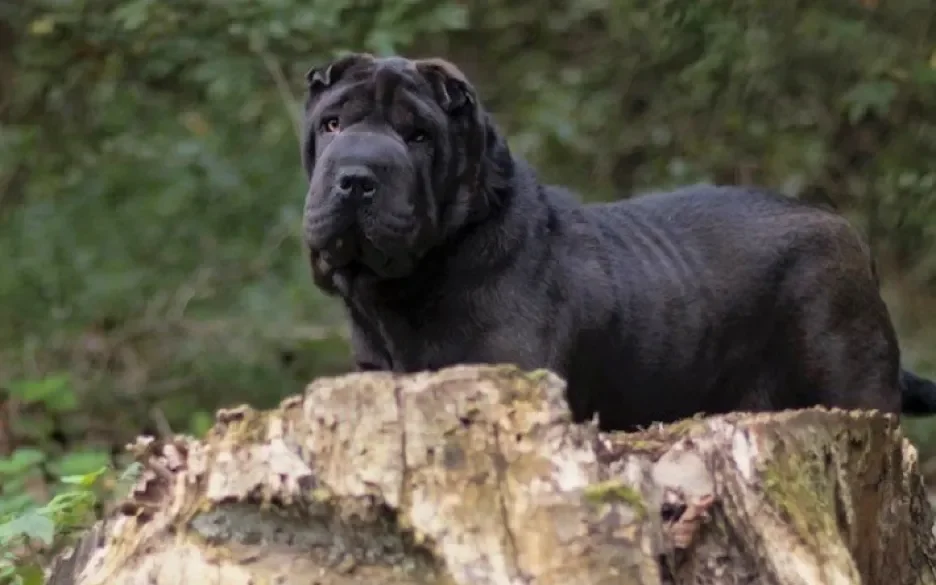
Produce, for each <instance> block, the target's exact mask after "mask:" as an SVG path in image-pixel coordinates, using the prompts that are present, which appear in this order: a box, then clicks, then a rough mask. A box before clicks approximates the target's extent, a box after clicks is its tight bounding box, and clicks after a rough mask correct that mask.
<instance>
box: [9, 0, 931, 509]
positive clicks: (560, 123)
mask: <svg viewBox="0 0 936 585" xmlns="http://www.w3.org/2000/svg"><path fill="white" fill-rule="evenodd" d="M934 18H936V6H934V5H933V4H932V3H931V2H929V1H928V0H890V1H889V2H886V3H881V4H880V5H878V3H877V2H876V0H864V1H863V2H861V1H858V0H820V1H815V2H803V1H798V0H790V1H788V2H773V1H770V0H646V1H639V0H618V1H614V0H568V1H565V2H556V1H549V0H514V1H510V2H507V1H504V0H491V1H489V2H484V3H482V2H475V1H473V0H439V1H430V0H402V1H401V0H388V1H387V2H376V1H355V0H308V1H305V2H298V1H295V0H249V1H248V0H174V1H173V2H157V1H154V0H95V1H93V2H91V1H87V0H29V2H23V1H18V2H12V1H10V0H5V1H2V2H0V387H2V389H3V393H2V394H0V484H2V488H0V490H2V491H0V515H2V514H4V513H8V512H10V511H11V510H16V509H19V508H21V507H22V506H26V505H28V502H30V501H39V502H41V501H43V499H44V498H48V497H49V496H50V495H51V493H52V492H53V491H54V489H55V488H54V487H50V485H51V486H54V478H55V477H57V476H60V475H67V474H69V473H86V472H88V471H91V470H93V469H95V468H96V466H99V465H101V464H102V463H106V462H109V461H111V458H112V456H113V455H114V454H115V453H117V452H119V451H120V449H121V448H122V445H123V444H124V443H125V442H126V441H127V440H129V439H131V438H132V437H134V436H135V435H137V434H138V433H140V432H150V433H167V432H195V433H200V432H203V431H204V430H205V429H206V428H207V426H208V425H210V422H211V417H212V413H213V411H214V410H215V409H216V408H217V407H219V406H222V405H233V404H237V403H242V402H249V403H251V404H253V405H255V406H258V407H263V406H270V405H273V404H275V403H276V402H277V401H278V400H279V399H280V398H282V397H283V396H285V395H288V394H293V393H296V392H298V391H300V390H301V389H302V387H303V386H304V384H305V383H306V382H308V381H309V380H310V379H311V378H312V377H314V376H318V375H324V374H334V373H339V372H343V371H346V370H347V369H348V368H349V360H348V351H347V348H346V345H345V337H344V336H345V332H344V329H343V327H342V322H341V315H340V313H338V311H337V309H338V306H337V304H336V303H335V302H334V301H332V300H328V299H326V298H323V297H322V295H321V294H319V293H318V292H317V291H316V290H315V289H314V287H313V286H312V282H311V278H310V273H309V269H308V266H307V264H306V260H305V258H304V256H303V254H302V253H301V247H300V241H299V227H300V213H301V207H302V201H303V196H304V192H305V187H304V184H303V183H304V178H303V176H302V173H301V171H300V165H299V148H298V143H297V134H296V131H297V128H296V125H297V116H298V103H299V102H300V100H301V98H302V91H303V75H304V73H305V71H306V70H307V69H308V68H309V67H310V66H311V65H313V64H316V63H322V62H324V61H326V60H328V59H329V58H331V57H333V56H334V55H335V54H336V53H337V52H340V51H346V50H366V51H371V52H374V53H377V54H389V53H400V54H404V55H407V56H412V57H425V56H431V55H439V56H444V57H447V58H449V59H451V60H453V61H455V62H456V63H457V64H458V65H460V66H461V67H462V68H463V69H464V70H465V71H466V72H467V73H468V74H469V76H470V77H471V78H472V79H473V80H474V81H475V83H476V85H477V87H478V89H479V91H480V93H481V96H482V99H483V101H484V103H485V104H486V106H487V107H488V108H489V109H490V110H493V111H494V112H495V115H496V118H497V120H498V121H499V122H500V123H501V125H502V127H503V128H504V129H505V130H506V131H507V133H508V134H509V136H510V143H511V145H512V147H513V149H514V151H515V152H516V153H517V154H520V155H522V156H525V157H527V158H529V159H530V160H532V161H533V162H534V163H535V165H536V166H537V167H538V168H539V169H541V172H542V175H543V178H544V179H547V180H550V181H556V182H562V183H566V184H569V185H571V186H574V187H575V188H577V189H578V190H580V192H581V193H582V195H583V197H585V198H587V199H589V200H606V199H611V198H616V197H626V196H628V195H629V194H631V193H633V192H635V191H639V190H642V189H646V188H657V187H665V186H674V185H679V184H685V183H690V182H695V181H717V182H723V183H758V184H763V185H769V186H772V187H776V188H780V189H782V190H784V191H785V192H787V193H789V194H791V195H795V196H799V197H803V198H810V199H813V200H821V201H825V202H827V203H831V204H834V205H836V206H837V207H838V208H839V209H840V210H842V212H843V213H846V214H848V215H849V217H850V218H851V219H852V220H853V221H854V222H855V223H856V225H858V226H860V227H861V228H862V229H863V230H864V231H865V233H866V234H867V236H868V238H869V239H870V240H871V242H872V245H873V247H874V251H875V253H876V255H877V257H878V260H879V262H880V264H881V269H882V272H883V274H884V276H885V279H886V287H885V288H886V290H885V294H886V298H887V301H888V303H889V305H890V307H891V309H892V312H893V315H894V318H895V320H896V322H897V325H898V328H899V331H900V335H901V339H902V343H903V347H904V351H905V360H906V362H907V363H908V364H909V365H912V366H913V367H915V368H916V369H918V370H919V371H920V372H921V373H924V374H927V375H930V376H933V375H936V312H934V311H936V296H934V295H936V247H934V244H936V197H934V191H936V168H934V164H933V161H934V160H936V52H934V51H936V25H934ZM908 427H909V429H910V432H911V433H912V436H913V438H914V440H915V441H916V442H917V443H918V444H919V445H920V447H921V450H922V451H923V454H924V455H925V462H924V465H925V467H926V468H927V469H932V468H933V467H934V466H933V462H934V461H936V457H933V456H934V455H936V425H934V424H933V423H931V422H930V421H928V420H922V421H914V422H913V423H911V424H909V425H908ZM4 474H5V475H4Z"/></svg>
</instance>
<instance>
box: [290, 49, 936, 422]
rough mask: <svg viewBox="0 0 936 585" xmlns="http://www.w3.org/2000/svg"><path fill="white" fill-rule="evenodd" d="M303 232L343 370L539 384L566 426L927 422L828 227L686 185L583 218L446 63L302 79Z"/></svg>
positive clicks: (849, 249) (932, 405)
mask: <svg viewBox="0 0 936 585" xmlns="http://www.w3.org/2000/svg"><path fill="white" fill-rule="evenodd" d="M308 83H309V96H308V101H307V103H306V108H305V120H306V128H305V144H304V148H303V163H304V166H305V170H306V172H307V174H308V176H309V190H308V194H307V196H306V204H305V220H304V235H305V240H306V245H307V247H308V249H309V251H310V254H311V260H312V270H313V275H314V278H315V282H316V284H317V285H318V286H319V287H321V288H322V289H323V290H325V291H327V292H328V293H329V294H333V295H338V296H340V297H341V299H342V300H343V301H344V303H345V305H346V307H347V310H348V313H349V316H350V319H351V325H352V346H353V352H354V358H355V360H356V363H357V366H358V367H359V368H360V369H365V370H373V369H380V370H392V371H395V372H413V371H419V370H431V369H437V368H440V367H443V366H448V365H453V364H457V363H513V364H517V365H519V366H521V367H523V368H526V369H534V368H544V367H545V368H549V369H551V370H553V371H555V372H556V373H558V374H560V375H561V376H563V377H564V378H565V379H566V380H567V381H568V384H569V387H568V401H569V404H570V407H571V409H572V413H573V416H574V418H575V420H577V421H583V420H587V419H589V418H591V417H592V416H593V415H594V414H595V413H598V415H599V423H600V426H601V427H602V428H603V429H633V428H635V427H636V426H643V425H647V424H649V423H652V422H654V421H660V422H668V421H673V420H675V419H679V418H682V417H686V416H690V415H692V414H694V413H697V412H705V413H719V412H726V411H731V410H778V409H785V408H800V407H807V406H811V405H817V404H820V405H826V406H839V407H843V408H868V409H870V408H876V409H880V410H883V411H887V412H894V413H898V412H901V411H903V412H904V413H915V414H923V413H931V412H936V385H934V384H933V383H932V382H930V381H928V380H923V379H921V378H919V377H917V376H915V375H913V374H911V373H908V372H905V371H903V370H902V369H901V367H900V363H899V362H900V352H899V349H898V345H897V339H896V337H895V334H894V329H893V327H892V324H891V321H890V318H889V316H888V313H887V310H886V308H885V305H884V303H883V301H882V300H881V297H880V294H879V292H878V284H877V276H876V274H875V270H874V266H873V264H872V260H871V258H870V255H869V251H868V249H867V247H866V246H865V244H864V242H863V241H862V240H861V238H860V237H859V236H858V234H857V233H856V231H855V230H853V229H852V227H851V226H850V225H849V224H848V223H847V222H846V221H845V220H844V219H843V218H842V217H840V216H838V215H836V214H834V213H831V212H827V211H824V210H821V209H816V208H813V207H810V206H807V205H805V204H803V203H800V202H797V201H795V200H793V199H790V198H786V197H782V196H779V195H775V194H772V193H768V192H765V191H763V190H756V189H742V188H735V187H710V186H699V187H690V188H685V189H681V190H678V191H675V192H669V193H662V194H654V195H647V196H642V197H637V198H634V199H631V200H629V201H622V202H618V203H612V204H603V205H582V204H580V203H579V202H578V201H577V200H576V199H575V197H574V196H573V195H572V194H571V193H569V192H568V191H566V190H564V189H562V188H560V187H554V186H548V185H543V184H541V183H540V182H539V181H538V180H537V177H536V175H535V173H534V171H533V169H531V168H530V167H529V166H528V165H527V164H526V163H524V162H523V161H521V160H519V159H517V158H515V157H513V156H511V153H510V150H509V149H508V147H507V144H506V142H505V140H504V138H503V136H502V135H501V134H500V133H499V132H498V130H497V128H496V127H495V125H494V123H493V121H492V120H491V118H490V117H489V116H488V114H486V113H485V111H484V110H483V109H482V107H481V105H480V103H479V101H478V97H477V95H476V93H475V91H474V89H473V88H472V86H471V85H470V84H469V82H468V81H467V80H466V79H465V77H464V76H463V75H462V74H461V73H460V72H459V70H458V69H456V67H454V66H453V65H451V64H450V63H447V62H445V61H442V60H437V59H431V60H421V61H420V60H417V61H412V60H407V59H402V58H387V59H375V58H373V57H371V56H369V55H362V54H356V55H351V56H348V57H344V58H341V59H338V60H336V61H335V62H333V63H332V64H330V65H328V66H327V67H323V68H316V69H313V70H312V71H310V72H309V74H308Z"/></svg>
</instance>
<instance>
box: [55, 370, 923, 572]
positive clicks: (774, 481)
mask: <svg viewBox="0 0 936 585" xmlns="http://www.w3.org/2000/svg"><path fill="white" fill-rule="evenodd" d="M563 393H564V384H563V382H562V381H561V380H560V379H558V378H557V377H556V376H554V375H552V374H550V373H548V372H532V373H524V372H521V371H519V370H517V369H515V368H512V367H506V366H504V367H497V366H490V367H469V366H463V367H455V368H450V369H447V370H444V371H441V372H438V373H435V374H429V373H425V374H416V375H407V376H399V375H393V374H389V373H362V374H351V375H347V376H343V377H339V378H330V379H319V380H317V381H315V382H313V383H312V384H310V385H309V387H308V389H307V390H306V392H305V394H304V396H301V397H300V396H297V397H294V398H291V399H288V400H285V401H284V402H283V403H282V404H281V405H280V407H279V408H277V409H274V410H271V411H267V412H258V411H255V410H253V409H250V408H248V407H241V408H236V409H231V410H224V411H221V412H219V413H218V416H217V423H216V424H215V426H214V428H213V429H212V430H211V431H210V433H209V434H208V436H206V437H205V438H204V439H203V440H195V439H193V438H189V437H176V438H174V439H173V440H171V441H149V442H147V441H143V440H141V441H139V442H138V443H137V445H136V446H135V447H134V448H135V449H136V452H137V454H138V458H139V460H140V461H141V462H142V463H143V465H144V472H143V475H142V476H141V478H140V481H139V483H138V485H137V486H136V488H135V490H134V491H133V493H132V494H131V496H130V498H129V500H128V501H127V502H126V503H125V504H124V505H123V506H122V508H121V510H122V511H121V513H120V514H117V515H116V516H114V517H113V518H109V519H107V520H106V521H105V522H103V523H101V524H99V525H98V526H96V527H95V528H94V529H93V530H91V531H89V533H88V534H87V535H86V536H85V537H84V538H83V540H82V542H81V543H80V544H79V546H77V547H76V548H75V549H74V550H73V551H71V552H70V553H69V554H65V555H62V556H61V557H59V558H58V559H57V560H56V562H55V563H54V564H53V566H52V567H50V569H49V577H50V581H49V582H50V583H52V584H69V585H71V584H81V585H98V584H100V585H144V584H145V585H183V584H185V585H202V584H203V585H215V584H218V585H221V584H223V585H247V584H253V585H261V584H270V585H272V584H280V585H312V584H316V585H352V584H368V585H371V584H386V585H402V584H410V583H412V584H426V585H442V584H444V585H454V584H459V585H483V584H491V585H495V584H496V585H514V584H517V585H519V584H526V585H534V584H535V585H554V584H555V585H570V584H575V585H605V584H612V583H614V584H628V585H630V584H634V585H655V584H660V583H678V584H689V583H692V584H702V583H711V584H741V583H745V584H749V583H764V584H772V585H813V584H829V585H839V584H841V585H845V584H849V585H850V584H855V585H858V584H863V585H877V584H881V585H911V584H933V583H936V573H934V566H936V548H934V539H933V535H932V532H931V528H932V512H931V510H930V507H929V505H928V504H927V501H926V497H925V494H924V489H923V485H922V480H921V477H920V474H919V472H918V469H917V455H916V450H915V449H914V448H913V447H912V446H911V445H910V444H909V443H908V442H907V441H906V440H905V439H904V438H903V437H902V436H901V432H900V429H899V425H898V424H897V422H896V421H895V420H894V418H893V417H890V416H884V415H880V414H878V413H873V412H846V411H838V410H824V409H810V410H804V411H789V412H782V413H771V414H732V415H727V416H716V417H710V418H696V419H692V420H686V421H683V422H680V423H676V424H673V425H669V426H665V427H662V426H661V427H658V428H653V429H650V430H648V431H645V432H642V433H636V434H623V433H613V434H602V433H599V432H598V431H597V429H596V427H595V426H594V425H575V424H572V423H571V422H570V418H569V414H568V411H567V406H566V403H565V400H564V397H563Z"/></svg>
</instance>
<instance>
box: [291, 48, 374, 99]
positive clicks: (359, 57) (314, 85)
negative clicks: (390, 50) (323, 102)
mask: <svg viewBox="0 0 936 585" xmlns="http://www.w3.org/2000/svg"><path fill="white" fill-rule="evenodd" d="M373 60H374V57H373V56H372V55H370V54H368V53H351V54H349V55H345V56H344V57H339V58H338V59H336V60H334V61H332V62H331V63H329V64H328V65H324V66H319V67H312V68H311V69H309V71H308V72H306V76H305V78H306V84H307V85H308V89H309V93H311V94H314V93H316V92H319V91H322V90H325V89H328V88H329V87H331V86H332V85H333V84H335V83H337V82H338V80H339V79H341V76H342V75H344V74H345V72H346V71H347V70H348V69H350V68H351V67H353V66H354V65H356V64H358V63H361V62H365V61H373Z"/></svg>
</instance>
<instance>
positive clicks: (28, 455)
mask: <svg viewBox="0 0 936 585" xmlns="http://www.w3.org/2000/svg"><path fill="white" fill-rule="evenodd" d="M45 460H46V456H45V453H43V452H42V451H40V450H39V449H33V448H30V447H21V448H19V449H17V450H16V451H14V452H13V455H11V456H10V457H7V458H5V459H0V475H19V474H21V473H23V472H25V471H27V470H29V469H31V468H34V467H36V466H37V465H39V464H40V463H43V462H44V461H45Z"/></svg>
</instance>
